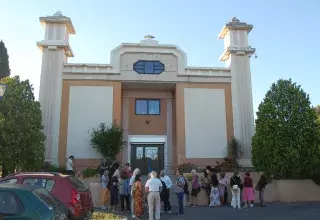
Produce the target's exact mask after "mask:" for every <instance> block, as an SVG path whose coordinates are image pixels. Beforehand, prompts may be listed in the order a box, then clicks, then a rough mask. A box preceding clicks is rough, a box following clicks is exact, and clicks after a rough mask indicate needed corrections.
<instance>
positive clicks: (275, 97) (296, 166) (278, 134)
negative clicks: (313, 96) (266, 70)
mask: <svg viewBox="0 0 320 220" xmlns="http://www.w3.org/2000/svg"><path fill="white" fill-rule="evenodd" d="M319 131H320V129H319V124H317V123H316V112H315V111H314V109H312V107H311V106H310V100H309V96H308V95H307V94H306V93H305V92H304V91H303V90H302V88H301V87H300V86H298V85H297V84H296V83H293V82H292V81H291V79H289V80H283V79H280V80H278V81H277V83H274V84H272V86H271V88H270V90H269V91H268V92H267V94H266V96H265V98H264V100H263V101H262V102H261V104H260V105H259V108H258V112H257V119H256V132H255V135H254V136H253V138H252V154H253V155H252V156H253V158H252V162H253V165H254V166H255V168H257V169H259V170H264V171H265V172H267V173H269V174H273V175H274V176H275V177H278V178H310V177H311V176H313V175H314V174H315V173H316V172H318V171H319V166H320V134H319Z"/></svg>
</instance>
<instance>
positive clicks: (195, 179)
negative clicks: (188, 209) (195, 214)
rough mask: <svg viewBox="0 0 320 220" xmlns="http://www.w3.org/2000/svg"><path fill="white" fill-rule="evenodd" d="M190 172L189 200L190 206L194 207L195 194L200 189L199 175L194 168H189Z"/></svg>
mask: <svg viewBox="0 0 320 220" xmlns="http://www.w3.org/2000/svg"><path fill="white" fill-rule="evenodd" d="M191 174H192V181H191V186H192V189H191V201H190V206H192V207H196V205H197V196H198V193H199V191H200V187H199V176H198V173H197V171H196V170H195V169H192V170H191Z"/></svg>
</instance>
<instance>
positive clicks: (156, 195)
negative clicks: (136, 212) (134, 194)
mask: <svg viewBox="0 0 320 220" xmlns="http://www.w3.org/2000/svg"><path fill="white" fill-rule="evenodd" d="M145 190H146V193H148V206H149V220H154V219H155V220H159V219H160V191H161V190H162V183H161V181H160V180H159V179H158V178H157V173H156V172H155V171H152V172H151V173H150V179H148V181H147V182H146V186H145ZM154 210H155V212H154Z"/></svg>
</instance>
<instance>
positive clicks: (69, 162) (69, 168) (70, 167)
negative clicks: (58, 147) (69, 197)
mask: <svg viewBox="0 0 320 220" xmlns="http://www.w3.org/2000/svg"><path fill="white" fill-rule="evenodd" d="M73 160H74V156H73V155H70V157H69V159H68V160H67V163H66V173H67V174H68V175H74V171H73Z"/></svg>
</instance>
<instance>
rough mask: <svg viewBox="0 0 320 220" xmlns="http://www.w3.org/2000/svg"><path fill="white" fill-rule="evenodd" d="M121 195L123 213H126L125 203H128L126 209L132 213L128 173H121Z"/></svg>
mask: <svg viewBox="0 0 320 220" xmlns="http://www.w3.org/2000/svg"><path fill="white" fill-rule="evenodd" d="M119 194H120V203H121V212H123V211H124V201H126V209H127V211H130V189H129V179H128V176H127V173H126V172H124V171H123V172H121V176H120V179H119Z"/></svg>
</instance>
